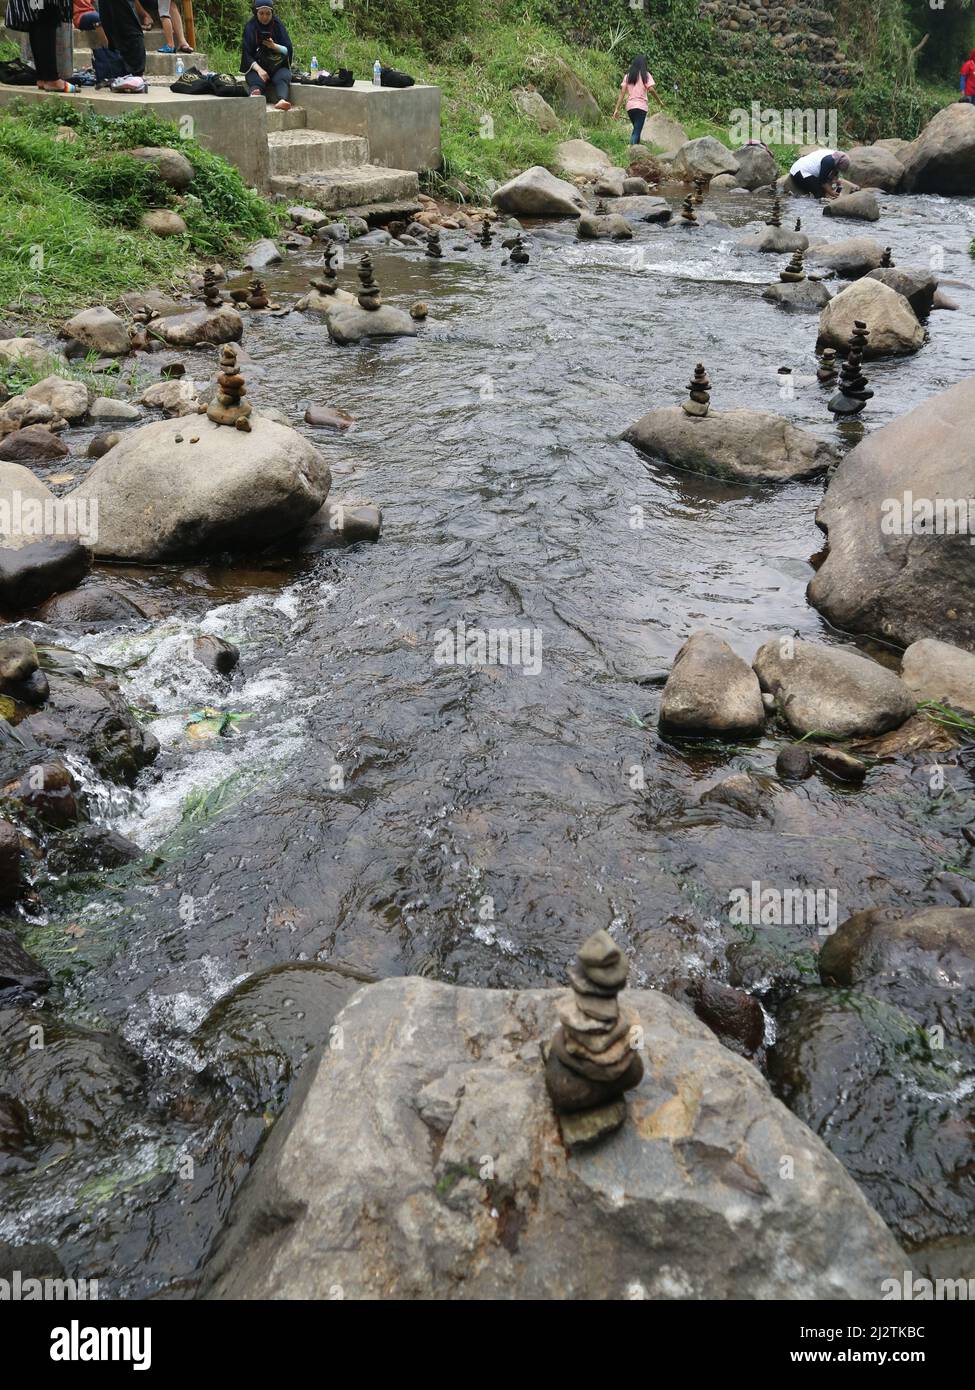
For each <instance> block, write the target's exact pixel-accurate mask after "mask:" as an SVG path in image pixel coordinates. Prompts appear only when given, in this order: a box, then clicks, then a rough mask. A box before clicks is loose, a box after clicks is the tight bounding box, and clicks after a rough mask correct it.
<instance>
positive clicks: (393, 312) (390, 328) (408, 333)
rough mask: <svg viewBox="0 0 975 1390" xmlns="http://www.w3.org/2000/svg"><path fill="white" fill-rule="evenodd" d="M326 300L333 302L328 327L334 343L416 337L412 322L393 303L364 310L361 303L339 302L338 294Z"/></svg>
mask: <svg viewBox="0 0 975 1390" xmlns="http://www.w3.org/2000/svg"><path fill="white" fill-rule="evenodd" d="M327 297H328V298H330V299H332V300H333V303H332V304H331V305H330V306H329V307H328V308H327V309H326V310H325V326H326V328H327V329H328V336H329V337H330V338H331V339H332V341H333V342H334V343H340V344H343V345H344V344H347V343H360V342H362V341H363V339H365V338H404V337H405V338H415V337H416V324H415V323H414V321H413V319H412V318H410V316H409V314H407V313H406V312H405V311H404V310H402V309H397V308H395V307H394V306H393V305H392V304H381V305H380V306H379V308H378V309H363V308H362V307H361V305H359V304H358V303H352V304H349V303H345V302H343V301H341V300H338V299H337V296H336V295H330V296H327ZM335 301H337V302H335Z"/></svg>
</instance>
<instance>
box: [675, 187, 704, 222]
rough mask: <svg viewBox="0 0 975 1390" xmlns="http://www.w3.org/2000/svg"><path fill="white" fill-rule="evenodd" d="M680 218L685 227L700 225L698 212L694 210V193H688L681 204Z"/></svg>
mask: <svg viewBox="0 0 975 1390" xmlns="http://www.w3.org/2000/svg"><path fill="white" fill-rule="evenodd" d="M680 220H681V222H682V223H683V225H684V226H685V227H698V226H700V223H699V222H698V220H697V214H696V213H695V211H694V194H693V193H688V195H687V197H686V198H685V199H684V201H683V202H682V203H681V206H680Z"/></svg>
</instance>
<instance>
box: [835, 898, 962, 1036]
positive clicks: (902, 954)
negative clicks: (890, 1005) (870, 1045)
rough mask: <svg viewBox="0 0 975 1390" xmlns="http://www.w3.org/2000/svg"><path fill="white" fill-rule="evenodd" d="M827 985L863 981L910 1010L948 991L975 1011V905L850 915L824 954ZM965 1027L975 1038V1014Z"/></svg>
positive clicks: (923, 1007) (924, 1009)
mask: <svg viewBox="0 0 975 1390" xmlns="http://www.w3.org/2000/svg"><path fill="white" fill-rule="evenodd" d="M819 973H820V977H821V979H822V982H823V984H824V985H843V986H850V985H860V986H863V987H865V988H867V989H869V991H870V992H871V993H872V994H879V993H883V995H884V997H885V998H890V999H893V1000H896V1002H898V1003H899V1004H902V1005H903V1006H905V1007H906V1008H908V1009H909V1010H912V1009H914V1010H916V1009H918V1008H919V1007H920V1011H921V1013H922V1014H924V1013H927V1014H929V1015H930V1014H931V1009H930V1008H928V1007H927V1006H926V1005H923V1004H922V1002H921V999H922V995H923V994H924V993H925V992H930V991H931V990H932V989H934V990H936V991H944V992H946V993H947V994H949V995H951V996H952V997H953V998H954V999H955V1000H956V1001H957V1003H958V1004H959V1005H961V1006H962V1007H964V1006H965V1004H966V1001H967V1009H968V1010H970V1009H971V1007H972V1006H973V1005H975V910H973V909H971V908H963V907H927V908H922V909H920V910H919V911H911V910H909V909H908V910H901V909H898V908H880V907H877V908H869V909H868V910H867V911H865V912H857V913H855V914H854V916H852V917H849V918H847V920H846V921H845V922H842V923H841V924H840V926H839V927H838V928H837V930H836V932H835V933H834V934H833V935H832V936H830V937H829V938H827V940H826V941H825V942H824V943H823V947H822V950H821V951H820V953H819ZM962 1026H963V1027H964V1028H965V1029H966V1030H967V1031H968V1032H969V1034H970V1037H971V1040H972V1041H973V1042H975V1030H973V1022H972V1016H971V1013H970V1012H967V1011H966V1013H965V1016H964V1017H963V1019H962Z"/></svg>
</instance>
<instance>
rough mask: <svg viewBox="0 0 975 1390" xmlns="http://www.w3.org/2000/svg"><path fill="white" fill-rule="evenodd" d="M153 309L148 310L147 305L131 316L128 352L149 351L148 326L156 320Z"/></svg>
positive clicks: (156, 315) (156, 316)
mask: <svg viewBox="0 0 975 1390" xmlns="http://www.w3.org/2000/svg"><path fill="white" fill-rule="evenodd" d="M158 317H159V316H158V314H157V313H156V312H155V310H154V309H150V308H149V306H148V304H146V305H143V307H142V308H141V309H138V310H136V312H135V313H134V314H133V315H132V326H131V327H130V329H129V351H130V352H148V351H149V325H150V323H151V322H152V320H153V319H154V318H158Z"/></svg>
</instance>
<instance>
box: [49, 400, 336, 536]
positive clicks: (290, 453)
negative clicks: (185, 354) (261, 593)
mask: <svg viewBox="0 0 975 1390" xmlns="http://www.w3.org/2000/svg"><path fill="white" fill-rule="evenodd" d="M250 424H251V429H250V431H249V432H248V433H246V434H244V433H241V432H240V431H239V430H235V429H227V428H226V427H225V426H223V425H216V424H214V423H213V422H212V421H210V420H207V419H206V418H204V417H202V416H201V417H199V419H198V421H197V422H196V423H195V424H194V426H193V430H194V433H195V434H196V435H197V436H198V438H199V443H197V444H193V445H191V444H190V442H189V438H188V430H187V428H186V427H185V426H184V427H183V431H184V432H183V433H181V429H180V426H179V425H178V424H176V423H175V422H173V421H169V420H160V421H157V422H156V423H155V424H151V425H143V426H142V427H141V428H140V429H136V430H132V431H130V432H129V433H127V434H125V435H124V436H123V437H122V439H121V441H120V442H119V443H118V444H117V445H116V446H115V448H114V449H112V450H111V451H110V452H109V453H108V454H106V455H105V457H104V458H102V459H101V460H100V461H99V462H98V463H97V464H96V465H95V466H94V468H93V469H92V470H91V472H90V473H89V474H88V477H87V478H86V479H85V481H84V482H83V483H82V484H81V486H80V487H78V488H76V489H75V490H74V491H73V492H72V493H70V494H69V496H70V497H71V498H74V499H75V500H80V499H84V498H94V497H98V498H99V499H100V513H99V529H98V538H97V540H96V542H95V553H96V554H97V555H98V556H99V557H103V558H106V559H107V558H112V559H123V560H124V559H127V560H137V561H140V562H142V563H153V562H155V561H158V560H163V559H168V558H170V557H171V556H185V555H194V554H204V555H212V554H213V553H214V552H215V551H218V550H222V549H231V550H232V549H240V548H241V547H246V546H251V545H253V544H254V543H256V542H259V543H261V544H262V545H266V544H268V543H269V542H270V541H272V540H273V539H274V538H275V537H276V536H278V535H280V534H288V533H289V532H292V531H296V530H297V529H298V528H299V527H300V526H301V525H302V524H303V523H304V522H305V521H307V520H308V518H309V517H310V516H312V515H313V514H314V513H315V512H316V511H317V510H318V508H319V507H320V506H321V505H322V503H323V502H324V501H325V497H326V495H327V493H328V489H329V484H330V482H331V475H330V473H329V469H328V465H327V464H326V463H325V460H324V459H323V458H322V456H321V455H320V454H319V452H318V451H317V449H314V448H313V447H312V445H311V444H309V443H308V441H307V440H306V439H304V438H303V436H302V435H300V434H298V433H297V431H295V430H291V429H288V428H287V427H285V426H283V425H276V424H273V423H272V422H271V421H270V420H267V419H265V418H264V417H263V416H262V415H260V414H258V413H255V414H254V415H252V416H251V418H250ZM180 440H181V441H182V442H180Z"/></svg>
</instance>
